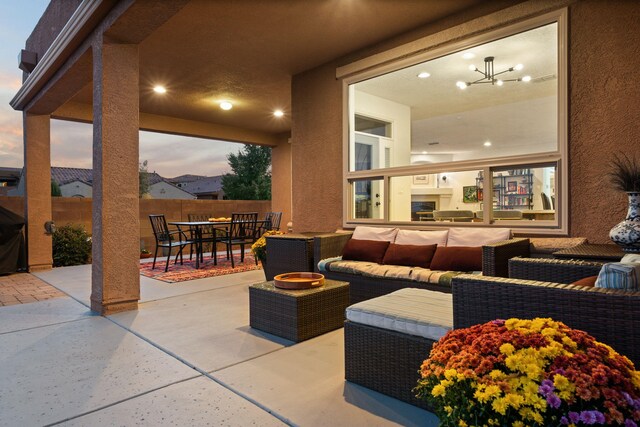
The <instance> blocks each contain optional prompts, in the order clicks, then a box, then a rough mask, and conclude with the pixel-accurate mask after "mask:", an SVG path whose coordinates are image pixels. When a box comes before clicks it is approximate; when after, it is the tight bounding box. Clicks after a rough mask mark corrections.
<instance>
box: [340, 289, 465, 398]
mask: <svg viewBox="0 0 640 427" xmlns="http://www.w3.org/2000/svg"><path fill="white" fill-rule="evenodd" d="M354 314H355V315H354ZM347 319H348V320H347V321H346V322H345V325H344V341H345V343H344V352H345V379H346V380H347V381H350V382H353V383H356V384H359V385H361V386H364V387H367V388H370V389H372V390H375V391H377V392H380V393H383V394H386V395H388V396H391V397H395V398H396V399H399V400H402V401H404V402H407V403H410V404H411V405H414V406H418V407H421V408H424V409H429V407H428V406H427V404H426V402H424V401H422V400H419V399H417V398H416V397H415V395H414V393H413V391H412V390H413V388H414V387H415V386H416V385H417V383H418V379H420V373H419V371H420V366H421V365H422V362H423V361H424V360H425V359H427V358H428V357H429V352H430V351H431V347H432V346H433V344H434V343H435V342H436V341H437V340H438V339H439V338H440V337H441V336H442V335H443V334H444V333H445V332H446V331H447V330H449V329H451V326H452V324H453V315H452V304H451V295H450V294H444V293H442V292H434V291H427V290H424V289H413V288H406V289H401V290H399V291H396V292H393V293H390V294H388V295H383V296H381V297H377V298H373V299H370V300H367V301H363V302H360V303H358V304H354V305H352V306H350V307H349V308H348V309H347ZM361 322H365V323H361ZM367 323H368V324H367ZM374 324H377V325H378V326H374ZM424 335H426V337H425V336H424Z"/></svg>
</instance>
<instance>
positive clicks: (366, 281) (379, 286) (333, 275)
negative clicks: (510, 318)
mask: <svg viewBox="0 0 640 427" xmlns="http://www.w3.org/2000/svg"><path fill="white" fill-rule="evenodd" d="M475 230H477V229H475ZM351 238H352V234H351V233H343V234H339V233H337V234H332V235H325V236H318V237H316V238H315V239H314V261H315V263H316V265H319V271H320V272H321V273H323V274H324V275H325V277H326V278H328V279H333V280H341V281H346V282H349V283H350V287H349V301H350V303H351V304H354V303H357V302H360V301H364V300H368V299H371V298H375V297H378V296H381V295H386V294H388V293H391V292H393V291H396V290H399V289H403V288H408V287H410V288H418V289H426V290H432V291H440V292H447V293H450V292H451V284H450V279H451V277H453V276H455V275H456V274H460V272H442V271H440V272H437V271H434V272H429V271H428V270H426V271H421V272H420V273H421V274H416V273H417V270H414V271H413V274H412V277H411V279H408V278H404V277H397V276H395V277H393V276H380V275H367V274H358V273H356V272H349V271H334V270H332V269H331V265H327V261H326V260H327V259H330V258H335V257H339V256H341V255H342V251H343V248H344V247H345V245H346V243H347V242H348V241H349V239H351ZM518 255H520V256H528V255H529V240H528V239H522V238H516V239H509V240H505V241H500V242H495V243H490V244H485V245H482V274H483V275H491V276H500V275H501V276H507V273H508V267H507V261H508V260H509V259H510V258H512V257H514V256H518ZM405 268H406V267H405ZM425 273H426V274H425ZM434 275H435V276H434ZM429 276H431V279H432V278H433V277H436V279H438V278H440V280H436V281H435V282H434V281H433V280H430V279H429ZM416 278H417V279H418V280H415V279H416ZM423 278H424V280H423Z"/></svg>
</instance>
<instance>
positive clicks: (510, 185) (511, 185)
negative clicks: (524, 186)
mask: <svg viewBox="0 0 640 427" xmlns="http://www.w3.org/2000/svg"><path fill="white" fill-rule="evenodd" d="M507 191H508V192H509V193H512V192H516V191H518V181H509V182H507Z"/></svg>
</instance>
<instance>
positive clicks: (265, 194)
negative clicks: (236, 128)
mask: <svg viewBox="0 0 640 427" xmlns="http://www.w3.org/2000/svg"><path fill="white" fill-rule="evenodd" d="M227 160H228V161H229V166H231V170H232V171H233V173H230V174H226V175H224V176H223V177H222V189H223V190H224V195H225V198H227V199H231V200H269V199H271V148H269V147H262V146H258V145H248V144H245V146H244V148H243V149H242V150H240V152H239V153H238V154H233V153H232V154H229V155H228V156H227Z"/></svg>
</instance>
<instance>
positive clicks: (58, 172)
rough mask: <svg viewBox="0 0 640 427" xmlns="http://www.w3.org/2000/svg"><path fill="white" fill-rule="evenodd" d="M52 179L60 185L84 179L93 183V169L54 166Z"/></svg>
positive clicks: (83, 180) (88, 182)
mask: <svg viewBox="0 0 640 427" xmlns="http://www.w3.org/2000/svg"><path fill="white" fill-rule="evenodd" d="M51 179H52V180H54V181H55V182H57V183H58V184H59V185H63V184H66V183H68V182H72V181H82V182H86V183H87V184H91V183H92V182H93V170H92V169H81V168H63V167H57V166H52V167H51Z"/></svg>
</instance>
